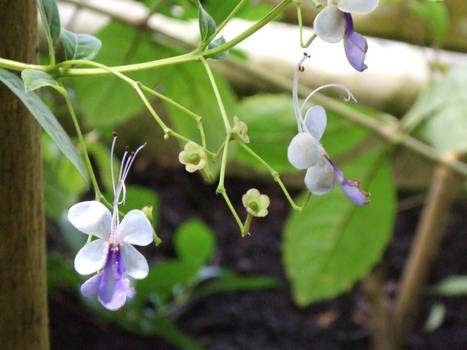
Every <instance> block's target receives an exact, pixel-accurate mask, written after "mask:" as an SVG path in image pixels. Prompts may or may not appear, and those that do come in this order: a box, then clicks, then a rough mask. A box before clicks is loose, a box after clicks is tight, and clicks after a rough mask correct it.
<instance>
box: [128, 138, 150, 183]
mask: <svg viewBox="0 0 467 350" xmlns="http://www.w3.org/2000/svg"><path fill="white" fill-rule="evenodd" d="M144 147H146V142H145V143H144V144H142V145H141V146H139V147H138V148H137V149H136V151H134V152H133V153H132V154H131V157H130V158H129V159H128V162H127V166H126V169H125V170H124V172H123V177H122V181H123V182H124V181H125V180H126V177H127V176H128V173H129V172H130V168H131V166H132V165H133V162H134V161H135V158H136V156H137V154H138V153H139V151H141V150H142V149H143V148H144Z"/></svg>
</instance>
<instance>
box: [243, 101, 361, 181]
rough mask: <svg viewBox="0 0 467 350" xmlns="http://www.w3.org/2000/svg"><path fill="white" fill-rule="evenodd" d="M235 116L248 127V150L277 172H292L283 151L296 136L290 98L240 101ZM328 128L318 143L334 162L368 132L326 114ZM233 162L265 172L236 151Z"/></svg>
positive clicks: (253, 161) (255, 162)
mask: <svg viewBox="0 0 467 350" xmlns="http://www.w3.org/2000/svg"><path fill="white" fill-rule="evenodd" d="M237 115H238V117H239V118H240V120H241V121H244V122H245V123H246V124H247V125H248V135H249V136H250V144H249V146H250V147H251V148H252V149H253V150H254V151H255V152H256V153H258V154H259V155H260V156H261V157H262V158H263V159H264V160H265V161H266V162H268V163H269V165H271V166H272V167H273V168H274V169H275V170H277V171H279V172H295V171H296V169H295V168H294V167H293V166H292V165H291V164H290V163H289V161H288V160H287V148H288V146H289V143H290V141H291V140H292V138H293V137H294V136H295V135H296V134H297V122H296V121H295V117H294V111H293V108H292V102H291V97H290V95H284V94H267V95H255V96H253V97H248V98H245V99H243V100H242V102H241V103H240V105H239V107H238V109H237ZM327 115H328V124H327V128H326V133H325V134H324V136H323V138H322V140H321V142H322V143H323V145H324V147H325V149H326V151H327V153H328V154H329V155H330V156H331V157H333V159H335V158H336V157H338V156H340V155H342V154H344V153H345V152H348V151H349V150H350V149H351V148H352V147H353V146H355V145H356V144H358V143H359V142H360V141H362V140H363V139H364V138H365V137H366V136H367V134H368V132H367V131H366V130H365V129H363V128H361V127H359V126H356V125H354V124H352V123H350V122H349V121H347V120H345V119H344V118H341V117H339V116H338V115H337V114H335V113H332V112H329V111H328V112H327ZM235 159H236V160H237V161H240V162H242V163H245V164H247V165H250V166H252V167H254V168H255V170H258V171H266V169H265V168H264V167H263V166H262V165H261V164H259V163H258V162H257V161H256V160H255V159H253V158H252V157H251V156H250V155H249V154H248V153H247V152H245V151H244V150H243V149H241V148H238V152H237V153H236V154H235Z"/></svg>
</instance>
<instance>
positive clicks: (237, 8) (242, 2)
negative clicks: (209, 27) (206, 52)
mask: <svg viewBox="0 0 467 350" xmlns="http://www.w3.org/2000/svg"><path fill="white" fill-rule="evenodd" d="M247 2H248V0H240V1H239V3H238V4H237V6H235V7H234V9H233V10H232V11H231V12H230V13H229V15H228V16H227V17H226V18H225V19H224V21H223V22H222V23H221V24H219V25H218V26H217V28H216V31H215V32H214V33H212V35H211V36H210V37H209V38H208V40H206V44H204V47H206V46H207V45H208V44H209V43H210V42H211V41H213V40H214V39H215V38H216V36H217V34H219V33H220V32H221V31H222V29H224V27H225V26H226V25H227V23H229V21H230V20H231V19H232V18H233V17H234V16H235V15H236V14H237V12H238V11H240V9H241V8H242V6H243V5H244V4H245V3H247ZM204 47H201V49H204Z"/></svg>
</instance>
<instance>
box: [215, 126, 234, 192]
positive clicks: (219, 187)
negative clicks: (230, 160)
mask: <svg viewBox="0 0 467 350" xmlns="http://www.w3.org/2000/svg"><path fill="white" fill-rule="evenodd" d="M230 137H231V135H230V133H229V134H227V136H226V138H225V141H224V152H223V153H222V162H221V170H220V173H219V184H218V185H217V189H216V192H217V193H221V191H225V186H224V178H225V168H226V167H227V156H228V152H229V143H230Z"/></svg>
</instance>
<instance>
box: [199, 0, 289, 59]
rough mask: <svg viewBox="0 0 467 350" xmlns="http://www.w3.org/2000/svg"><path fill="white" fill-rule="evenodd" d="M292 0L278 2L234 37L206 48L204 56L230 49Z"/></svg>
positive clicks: (259, 27) (271, 18) (270, 19)
mask: <svg viewBox="0 0 467 350" xmlns="http://www.w3.org/2000/svg"><path fill="white" fill-rule="evenodd" d="M291 2H292V0H282V1H281V2H280V3H279V4H277V6H276V7H274V8H273V9H272V10H271V11H270V12H269V13H268V14H267V15H265V16H264V17H263V18H261V19H260V20H259V21H258V22H256V23H255V24H253V25H252V26H251V27H250V28H248V29H247V30H245V31H244V32H243V33H241V34H239V35H237V36H236V37H235V38H233V39H232V40H229V41H227V42H226V43H225V44H222V45H219V46H217V47H215V48H212V49H210V50H207V51H205V52H204V55H203V56H204V57H206V58H207V57H212V56H216V55H217V54H219V53H221V52H224V51H226V50H229V49H231V48H232V47H234V46H235V45H237V44H238V43H239V42H241V41H243V40H245V39H246V38H248V37H249V36H250V35H252V34H254V33H255V32H256V31H258V30H259V29H261V28H262V27H264V26H265V25H266V24H268V23H269V22H271V21H272V20H273V19H274V17H276V16H277V15H278V14H279V13H280V12H281V11H282V10H283V9H284V8H285V7H287V6H288V5H289V4H290V3H291Z"/></svg>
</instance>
